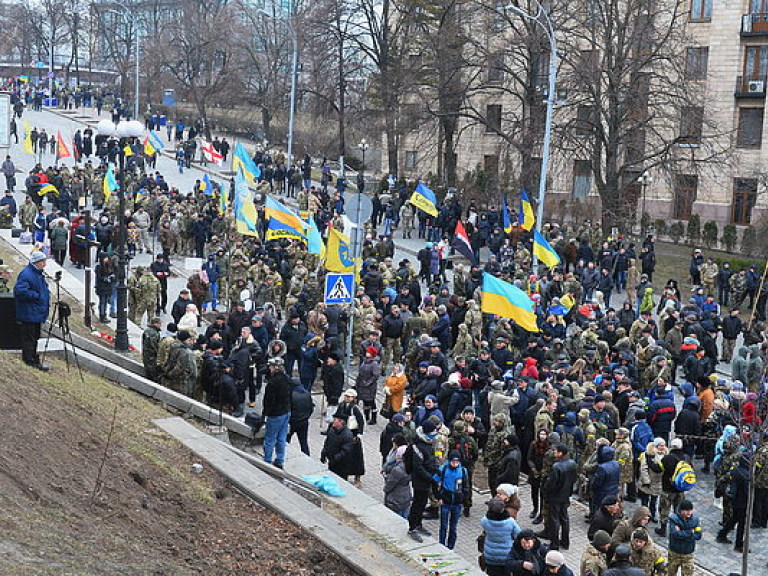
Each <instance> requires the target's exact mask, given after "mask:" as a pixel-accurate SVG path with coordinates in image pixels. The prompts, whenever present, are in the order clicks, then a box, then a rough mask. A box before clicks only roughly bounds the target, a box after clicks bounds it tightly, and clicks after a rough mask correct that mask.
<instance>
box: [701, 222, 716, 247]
mask: <svg viewBox="0 0 768 576" xmlns="http://www.w3.org/2000/svg"><path fill="white" fill-rule="evenodd" d="M701 239H702V240H703V241H704V244H705V245H706V247H707V248H710V249H712V248H715V247H716V246H717V222H715V221H714V220H709V221H707V222H705V223H704V232H703V233H702V235H701Z"/></svg>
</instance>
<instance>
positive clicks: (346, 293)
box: [325, 273, 352, 304]
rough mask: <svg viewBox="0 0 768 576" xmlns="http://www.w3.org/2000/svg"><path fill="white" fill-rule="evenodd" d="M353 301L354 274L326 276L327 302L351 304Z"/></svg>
mask: <svg viewBox="0 0 768 576" xmlns="http://www.w3.org/2000/svg"><path fill="white" fill-rule="evenodd" d="M351 302H352V274H331V273H329V274H328V275H326V277H325V303H326V304H349V303H351Z"/></svg>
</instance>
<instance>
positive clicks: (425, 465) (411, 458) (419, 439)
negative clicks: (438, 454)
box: [403, 420, 438, 542]
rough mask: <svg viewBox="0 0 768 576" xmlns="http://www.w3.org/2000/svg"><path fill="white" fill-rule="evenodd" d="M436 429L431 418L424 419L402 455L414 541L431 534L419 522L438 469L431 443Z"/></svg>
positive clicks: (410, 529) (409, 518)
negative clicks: (407, 477)
mask: <svg viewBox="0 0 768 576" xmlns="http://www.w3.org/2000/svg"><path fill="white" fill-rule="evenodd" d="M436 436H437V429H436V427H435V425H434V424H433V423H432V421H431V420H426V421H424V423H423V424H422V425H421V426H419V427H418V428H417V429H416V437H415V439H414V441H413V444H411V446H410V447H409V448H408V449H407V450H406V452H405V455H404V456H403V462H404V463H405V469H406V470H405V471H406V472H408V473H409V474H410V475H411V483H412V485H413V502H412V503H411V510H410V512H409V514H408V535H409V536H410V537H411V538H412V539H413V540H415V541H416V542H422V541H423V539H422V535H424V536H431V535H432V534H431V533H430V531H429V530H427V529H426V528H424V526H422V524H421V520H422V515H423V514H424V510H425V509H426V507H427V501H428V500H429V495H430V493H431V491H432V477H433V476H434V475H435V474H436V473H437V471H438V465H437V460H436V459H435V453H434V447H433V443H434V441H435V437H436Z"/></svg>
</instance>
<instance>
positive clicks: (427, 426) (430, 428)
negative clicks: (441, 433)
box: [421, 420, 437, 434]
mask: <svg viewBox="0 0 768 576" xmlns="http://www.w3.org/2000/svg"><path fill="white" fill-rule="evenodd" d="M435 430H437V427H436V426H435V425H434V424H433V423H432V421H431V420H426V421H424V423H423V424H422V425H421V431H422V432H424V434H434V433H435Z"/></svg>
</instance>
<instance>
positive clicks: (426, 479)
mask: <svg viewBox="0 0 768 576" xmlns="http://www.w3.org/2000/svg"><path fill="white" fill-rule="evenodd" d="M417 434H418V432H417ZM438 468H439V466H438V465H437V459H436V458H435V451H434V448H433V447H432V444H430V443H428V442H426V441H425V440H423V439H422V438H421V437H418V436H417V438H416V441H415V442H414V443H413V457H412V461H411V483H412V484H413V489H414V491H422V492H427V491H429V490H430V488H432V482H433V481H432V476H434V475H435V474H436V473H437V470H438Z"/></svg>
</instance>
